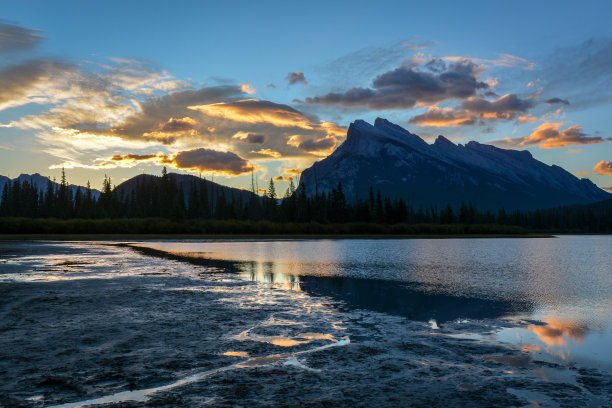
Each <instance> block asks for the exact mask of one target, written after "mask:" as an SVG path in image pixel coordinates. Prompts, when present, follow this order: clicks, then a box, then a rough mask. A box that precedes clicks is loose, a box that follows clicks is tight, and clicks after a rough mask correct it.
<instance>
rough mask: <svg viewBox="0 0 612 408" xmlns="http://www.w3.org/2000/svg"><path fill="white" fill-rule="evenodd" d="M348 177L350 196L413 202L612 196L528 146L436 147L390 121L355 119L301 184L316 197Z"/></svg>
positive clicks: (488, 205) (557, 201) (523, 202)
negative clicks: (375, 195) (545, 160)
mask: <svg viewBox="0 0 612 408" xmlns="http://www.w3.org/2000/svg"><path fill="white" fill-rule="evenodd" d="M338 182H342V188H343V191H344V194H345V196H346V198H347V200H348V201H356V200H357V199H358V198H360V197H362V198H363V197H366V196H367V195H368V194H369V189H370V187H372V188H373V189H374V191H376V190H380V192H381V195H382V196H383V197H385V196H386V197H391V198H394V197H398V198H403V199H404V200H406V202H407V203H409V204H411V205H413V206H429V205H436V206H438V207H440V206H445V205H446V204H447V203H450V204H451V205H453V206H458V205H460V203H461V202H462V201H464V202H466V203H468V202H471V203H472V204H473V205H474V206H475V207H476V208H478V209H480V210H497V209H499V208H502V207H503V208H505V209H506V210H512V209H521V210H529V209H535V208H548V207H554V206H561V205H570V204H587V203H592V202H596V201H602V200H605V199H608V198H610V197H612V195H611V194H609V193H607V192H605V191H604V190H602V189H600V188H599V187H597V186H596V185H595V184H593V183H592V182H591V181H590V180H588V179H578V178H577V177H575V176H574V175H572V174H571V173H569V172H567V171H566V170H564V169H563V168H561V167H559V166H555V165H552V166H549V165H547V164H544V163H542V162H540V161H538V160H536V159H534V158H533V156H532V155H531V153H529V152H528V151H517V150H507V149H500V148H497V147H495V146H491V145H487V144H481V143H478V142H474V141H472V142H469V143H467V144H466V145H461V144H459V145H456V144H454V143H453V142H451V141H450V140H448V139H446V138H445V137H444V136H438V138H437V139H436V141H435V142H434V143H433V144H428V143H427V142H425V141H424V140H423V139H421V138H420V137H419V136H417V135H415V134H412V133H410V132H408V131H407V130H405V129H403V128H401V127H400V126H398V125H395V124H393V123H391V122H389V121H387V120H385V119H381V118H378V119H376V121H375V123H374V126H372V125H370V124H369V123H367V122H364V121H363V120H357V121H355V122H353V123H352V124H351V125H350V126H349V129H348V133H347V137H346V140H345V141H344V143H342V144H341V145H340V146H339V147H338V148H337V149H336V150H335V151H334V152H333V153H332V154H331V155H329V156H328V157H326V158H325V159H323V160H321V161H319V162H316V163H314V164H313V165H312V166H311V167H310V168H308V169H306V170H304V172H303V173H302V177H301V180H300V186H302V185H303V186H304V188H305V189H306V193H307V194H309V195H311V194H315V193H316V192H317V191H318V192H330V191H331V189H332V188H335V187H337V185H338Z"/></svg>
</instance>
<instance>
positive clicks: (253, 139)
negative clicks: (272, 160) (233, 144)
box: [232, 132, 266, 144]
mask: <svg viewBox="0 0 612 408" xmlns="http://www.w3.org/2000/svg"><path fill="white" fill-rule="evenodd" d="M232 139H238V140H240V141H242V142H245V143H249V144H262V143H263V142H265V141H266V135H263V134H261V133H247V132H238V133H236V134H235V135H234V136H232Z"/></svg>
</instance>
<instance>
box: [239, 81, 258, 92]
mask: <svg viewBox="0 0 612 408" xmlns="http://www.w3.org/2000/svg"><path fill="white" fill-rule="evenodd" d="M240 90H241V91H242V92H244V93H247V94H249V95H255V91H256V89H255V88H253V87H252V86H251V85H249V84H247V83H246V82H245V83H244V84H240Z"/></svg>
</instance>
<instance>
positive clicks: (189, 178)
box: [0, 173, 252, 202]
mask: <svg viewBox="0 0 612 408" xmlns="http://www.w3.org/2000/svg"><path fill="white" fill-rule="evenodd" d="M168 177H170V178H172V179H174V180H175V181H176V183H177V186H180V187H183V191H184V192H185V200H187V199H188V198H189V194H190V192H191V186H192V184H193V182H198V183H199V182H200V181H202V180H201V179H200V178H199V177H197V176H193V175H191V174H177V173H168ZM160 179H161V177H160V176H154V175H150V174H139V175H138V176H134V177H132V178H131V179H129V180H126V181H124V182H123V183H121V184H119V185H118V186H116V187H115V189H114V190H115V191H116V192H117V193H119V194H123V195H124V196H125V195H129V194H131V193H132V191H133V190H135V189H136V188H137V187H138V186H139V185H141V186H142V185H144V184H151V183H152V182H154V181H159V180H160ZM15 180H19V181H20V182H21V183H23V182H24V181H27V182H28V183H30V184H34V185H35V186H36V188H37V189H38V190H39V191H41V192H43V193H44V192H45V191H47V183H48V181H49V178H48V177H45V176H41V175H40V174H38V173H35V174H21V175H20V176H19V177H16V178H14V179H10V178H8V177H6V176H2V175H0V195H1V193H2V189H3V188H4V185H5V184H6V183H7V182H8V181H10V182H11V183H12V182H14V181H15ZM51 183H52V185H53V186H54V188H59V186H60V184H59V183H57V182H54V181H51ZM205 185H206V186H207V188H208V191H207V193H208V195H209V196H210V197H216V196H217V195H218V194H221V193H223V195H224V196H225V199H226V201H228V202H231V201H232V199H233V198H236V199H239V198H240V197H242V199H243V200H248V199H249V198H250V197H251V194H252V193H251V192H250V191H247V190H241V189H238V188H233V187H227V186H222V185H221V184H218V183H215V182H212V181H210V180H206V184H205ZM69 188H70V190H71V191H72V194H73V196H74V194H75V193H76V191H77V190H78V189H81V193H85V190H86V188H85V187H83V186H76V185H74V184H70V185H69ZM91 193H92V196H93V197H94V198H95V199H98V197H99V196H100V191H98V190H95V189H91ZM0 199H1V196H0Z"/></svg>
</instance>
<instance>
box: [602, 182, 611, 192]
mask: <svg viewBox="0 0 612 408" xmlns="http://www.w3.org/2000/svg"><path fill="white" fill-rule="evenodd" d="M603 189H604V190H606V191H609V192H610V193H612V184H610V185H608V186H605V187H603Z"/></svg>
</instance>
